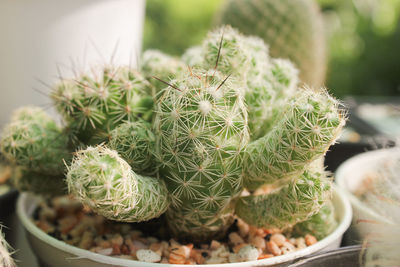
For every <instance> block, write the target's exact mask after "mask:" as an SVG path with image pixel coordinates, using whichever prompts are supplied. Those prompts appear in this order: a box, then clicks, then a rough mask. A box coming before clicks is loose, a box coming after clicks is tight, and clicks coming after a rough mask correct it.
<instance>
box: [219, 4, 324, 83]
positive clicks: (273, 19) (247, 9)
mask: <svg viewBox="0 0 400 267" xmlns="http://www.w3.org/2000/svg"><path fill="white" fill-rule="evenodd" d="M216 24H217V25H224V24H225V25H231V26H232V27H235V28H237V29H238V30H240V31H241V32H242V33H244V34H246V35H255V36H259V37H261V38H263V39H264V41H265V42H266V43H267V44H269V47H270V53H271V55H272V56H273V57H277V58H288V59H290V60H291V61H293V62H294V63H295V65H296V66H297V67H298V68H299V70H300V78H301V80H302V81H303V82H305V83H307V84H309V85H310V86H313V87H319V86H321V85H323V83H324V80H325V73H326V41H325V32H324V27H323V24H324V22H323V18H322V14H321V12H320V11H319V7H318V4H317V3H316V2H315V1H314V0H296V1H293V0H279V1H276V0H227V1H226V2H225V4H224V6H223V7H222V8H221V10H220V12H219V13H218V14H217V15H216Z"/></svg>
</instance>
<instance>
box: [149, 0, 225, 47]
mask: <svg viewBox="0 0 400 267" xmlns="http://www.w3.org/2000/svg"><path fill="white" fill-rule="evenodd" d="M221 3H222V0H147V1H146V21H145V27H144V44H143V46H144V49H148V48H155V49H159V50H162V51H164V52H167V53H169V54H173V55H180V54H182V53H183V52H184V50H185V49H186V48H188V47H190V46H193V45H198V44H200V42H201V41H202V39H203V38H204V37H205V36H206V33H207V32H208V31H209V30H210V28H211V27H212V26H211V25H212V22H213V16H214V14H215V12H216V11H217V9H218V7H219V6H220V4H221Z"/></svg>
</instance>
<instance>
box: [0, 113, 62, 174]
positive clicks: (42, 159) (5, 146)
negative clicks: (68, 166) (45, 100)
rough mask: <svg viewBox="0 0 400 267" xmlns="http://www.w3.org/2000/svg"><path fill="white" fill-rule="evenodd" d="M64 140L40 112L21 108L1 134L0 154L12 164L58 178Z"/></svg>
mask: <svg viewBox="0 0 400 267" xmlns="http://www.w3.org/2000/svg"><path fill="white" fill-rule="evenodd" d="M67 144H68V140H67V137H66V136H65V135H64V134H62V131H61V129H60V128H59V127H58V126H57V125H56V123H55V121H54V120H53V119H51V118H50V117H49V116H48V115H47V114H46V113H45V112H44V111H43V110H42V109H41V108H37V107H24V108H21V109H19V110H17V111H16V112H15V113H14V114H13V115H12V121H11V122H10V123H9V124H7V125H6V126H5V127H4V129H3V132H2V138H1V142H0V145H1V152H2V153H3V155H4V156H5V157H6V158H7V160H8V161H10V162H11V163H13V164H16V165H19V166H23V167H25V168H27V169H29V170H31V171H35V172H38V173H43V174H47V175H57V174H58V175H62V174H63V172H64V163H63V160H66V161H68V159H69V158H70V153H69V151H68V149H67Z"/></svg>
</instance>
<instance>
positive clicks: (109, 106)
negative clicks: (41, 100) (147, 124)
mask: <svg viewBox="0 0 400 267" xmlns="http://www.w3.org/2000/svg"><path fill="white" fill-rule="evenodd" d="M51 97H52V99H53V101H54V103H55V106H56V108H57V110H58V111H59V112H60V113H61V115H62V116H63V118H64V120H65V121H66V123H67V127H69V128H70V129H69V130H70V132H71V133H72V134H73V135H75V136H76V137H77V138H78V139H79V140H80V141H82V142H83V143H99V142H101V141H105V140H107V139H108V137H109V133H110V131H111V130H112V129H114V128H115V127H116V126H117V125H119V124H120V123H121V122H122V121H136V120H137V119H138V118H142V119H144V120H151V117H152V109H153V99H152V92H151V87H150V84H149V83H148V82H147V81H146V80H145V79H144V77H143V76H142V75H141V74H139V73H138V72H137V71H135V70H132V69H129V68H128V67H120V68H113V67H104V68H101V69H100V70H93V73H91V74H90V75H89V74H85V75H81V76H80V77H78V78H77V79H70V80H62V81H61V82H60V83H59V84H58V85H57V86H56V87H55V88H54V90H53V92H52V94H51Z"/></svg>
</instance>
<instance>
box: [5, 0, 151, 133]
mask: <svg viewBox="0 0 400 267" xmlns="http://www.w3.org/2000/svg"><path fill="white" fill-rule="evenodd" d="M144 7H145V0H65V1H61V0H1V1H0V33H1V42H0V81H1V83H0V128H2V126H3V125H4V124H5V123H6V122H7V121H8V119H9V117H10V112H12V110H14V109H15V108H17V107H19V106H22V105H27V104H33V105H42V106H47V107H48V106H50V103H51V101H50V99H49V98H48V97H47V96H46V93H48V91H49V89H48V88H46V86H44V85H43V83H45V84H49V85H52V84H53V83H54V82H55V80H56V79H57V78H56V77H57V75H58V72H57V66H59V67H60V69H61V70H63V74H65V76H69V75H70V74H71V69H70V67H69V66H71V60H72V61H74V62H75V64H76V65H75V67H73V68H78V69H83V68H84V67H87V66H88V65H92V64H97V63H108V62H109V61H111V58H112V57H113V54H114V50H115V48H116V47H117V49H116V53H115V57H114V61H113V62H115V63H118V64H131V65H133V66H135V64H136V59H137V56H138V54H139V52H140V51H141V42H142V31H143V21H144ZM66 66H68V67H66ZM38 79H39V80H40V81H42V82H43V83H42V82H39V81H38ZM35 89H37V90H40V91H43V92H44V94H41V93H38V92H37V91H36V90H35Z"/></svg>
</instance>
